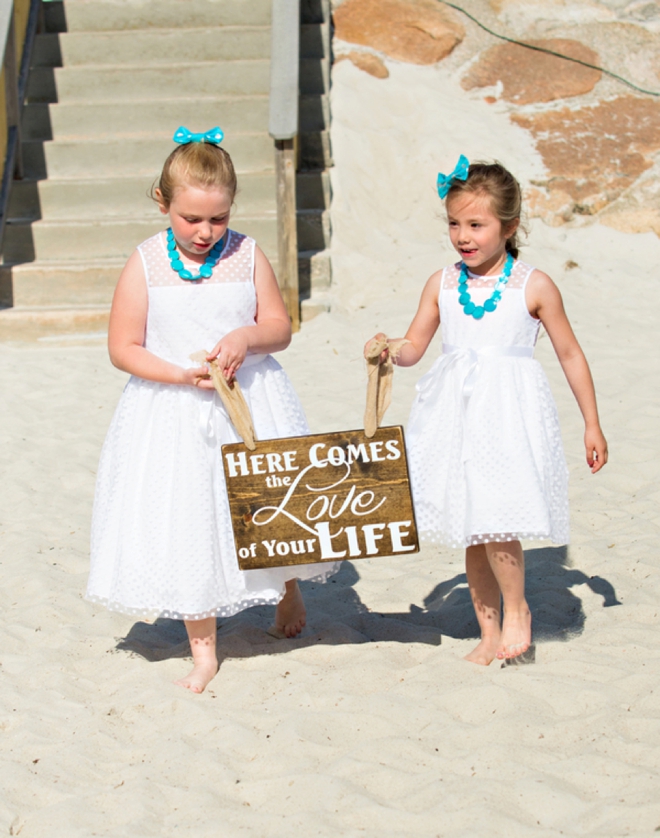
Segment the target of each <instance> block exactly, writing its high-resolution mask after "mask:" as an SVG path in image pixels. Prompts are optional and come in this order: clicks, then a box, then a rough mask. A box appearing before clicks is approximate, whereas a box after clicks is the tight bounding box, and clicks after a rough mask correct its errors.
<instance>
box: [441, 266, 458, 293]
mask: <svg viewBox="0 0 660 838" xmlns="http://www.w3.org/2000/svg"><path fill="white" fill-rule="evenodd" d="M460 273H461V263H460V262H456V263H455V264H453V265H447V267H446V268H443V269H442V276H441V277H440V292H441V293H442V291H444V290H445V288H456V287H457V285H458V277H459V276H460Z"/></svg>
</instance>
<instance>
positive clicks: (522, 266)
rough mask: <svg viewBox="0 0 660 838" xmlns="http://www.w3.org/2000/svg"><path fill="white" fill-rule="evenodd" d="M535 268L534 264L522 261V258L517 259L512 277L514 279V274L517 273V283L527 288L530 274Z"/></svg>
mask: <svg viewBox="0 0 660 838" xmlns="http://www.w3.org/2000/svg"><path fill="white" fill-rule="evenodd" d="M535 270H536V268H535V267H534V266H533V265H529V264H527V262H522V261H521V260H520V259H516V264H515V265H514V268H513V271H512V272H511V278H512V279H513V274H514V273H515V275H516V276H515V279H516V284H517V285H518V286H519V287H520V288H525V286H526V285H527V282H528V280H529V278H530V276H531V275H532V274H533V273H534V271H535Z"/></svg>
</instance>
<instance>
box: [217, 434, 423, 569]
mask: <svg viewBox="0 0 660 838" xmlns="http://www.w3.org/2000/svg"><path fill="white" fill-rule="evenodd" d="M222 462H223V466H224V470H225V478H226V480H227V492H228V495H229V506H230V509H231V518H232V524H233V527H234V541H235V543H236V552H237V555H238V563H239V566H240V568H241V570H253V569H255V568H264V567H280V566H283V565H296V564H306V563H311V562H329V561H340V560H342V559H362V558H370V557H375V556H391V555H397V554H409V553H417V552H419V540H418V537H417V527H416V525H415V514H414V511H413V505H412V498H411V495H410V481H409V477H408V463H407V460H406V449H405V444H404V439H403V428H401V427H400V426H395V427H386V428H379V429H378V430H377V431H376V433H375V434H374V436H373V437H371V438H370V439H368V438H367V437H366V436H365V434H364V431H362V430H358V431H339V432H337V433H330V434H316V435H312V436H301V437H286V438H284V439H271V440H267V441H264V442H257V443H256V448H255V450H254V451H250V450H248V448H247V447H246V446H245V445H244V444H243V443H233V444H231V445H223V446H222Z"/></svg>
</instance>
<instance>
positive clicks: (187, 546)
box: [86, 231, 338, 620]
mask: <svg viewBox="0 0 660 838" xmlns="http://www.w3.org/2000/svg"><path fill="white" fill-rule="evenodd" d="M228 237H229V238H228V241H227V244H226V246H225V250H224V251H223V254H222V256H221V259H220V261H219V263H218V265H217V266H216V268H215V269H214V271H213V276H212V277H211V278H210V279H209V280H204V281H201V282H186V281H184V280H181V279H180V278H179V277H178V275H177V274H176V273H175V272H174V271H173V270H172V269H171V267H170V264H169V260H168V258H167V252H166V244H165V236H164V233H159V234H157V235H156V236H153V237H152V238H150V239H148V240H147V241H146V242H144V243H143V244H141V245H140V246H139V248H138V250H139V252H140V255H141V257H142V261H143V265H144V269H145V275H146V279H147V287H148V297H149V310H148V317H147V329H146V339H145V347H146V348H147V349H149V350H150V351H151V352H153V353H154V354H155V355H158V356H159V357H161V358H164V359H165V360H167V361H170V362H172V363H175V364H178V365H180V366H183V367H191V366H196V364H194V363H193V362H192V361H191V360H190V357H189V356H190V355H191V354H192V353H194V352H196V351H199V350H201V349H204V350H210V349H212V348H213V346H215V344H216V343H217V342H218V340H220V338H222V336H223V335H225V334H227V333H228V332H230V331H232V330H233V329H236V328H239V327H241V326H248V325H253V324H254V322H255V314H256V293H255V288H254V279H253V277H254V247H255V243H254V240H253V239H250V238H248V237H246V236H243V235H241V234H239V233H235V232H233V231H229V233H228ZM237 379H238V382H239V384H240V386H241V389H242V391H243V394H244V395H245V398H246V401H247V403H248V405H249V407H250V411H251V413H252V418H253V422H254V427H255V432H256V435H257V438H259V439H272V438H276V437H286V436H301V435H304V434H307V433H309V429H308V426H307V422H306V420H305V416H304V413H303V410H302V407H301V405H300V402H299V400H298V398H297V396H296V394H295V391H294V390H293V387H292V385H291V382H290V381H289V379H288V377H287V375H286V373H285V372H284V370H283V369H282V368H281V366H280V365H279V364H278V363H277V361H275V360H274V358H272V357H271V356H270V355H259V356H256V355H255V356H248V357H247V358H246V360H245V363H244V364H243V366H242V367H241V368H240V369H239V371H238V375H237ZM229 442H240V437H239V436H238V435H237V433H236V431H235V429H234V427H233V425H232V424H231V422H230V421H229V418H228V416H227V413H226V411H225V409H224V407H223V405H222V403H221V401H220V398H219V397H218V395H217V394H216V393H215V392H212V391H205V390H199V389H196V388H193V387H187V386H177V385H171V384H159V383H157V382H152V381H145V380H144V379H141V378H137V377H135V376H132V377H131V378H130V379H129V381H128V383H127V385H126V388H125V390H124V392H123V394H122V396H121V399H120V401H119V404H118V406H117V409H116V411H115V414H114V417H113V419H112V423H111V425H110V429H109V431H108V434H107V437H106V440H105V444H104V446H103V450H102V453H101V459H100V463H99V470H98V476H97V483H96V495H95V499H94V511H93V517H92V534H91V570H90V576H89V583H88V587H87V594H86V596H87V599H89V600H91V601H93V602H98V603H101V604H103V605H105V606H106V607H108V608H109V609H111V610H115V611H121V612H123V613H126V614H131V615H135V616H151V617H155V616H163V617H171V618H175V619H185V620H199V619H204V618H206V617H212V616H221V617H222V616H224V617H226V616H230V615H232V614H235V613H237V612H238V611H241V610H243V609H245V608H249V607H250V606H253V605H263V604H269V603H276V602H278V601H279V600H280V599H281V597H282V595H283V592H284V583H285V581H286V580H288V579H291V578H299V579H314V580H318V581H323V580H325V579H326V578H327V577H328V576H329V575H331V574H333V573H334V572H336V570H337V567H338V565H336V564H325V563H323V564H311V565H295V566H289V567H282V568H273V569H268V570H250V571H241V570H240V569H239V567H238V561H237V557H236V551H235V547H234V540H233V533H232V525H231V518H230V514H229V504H228V500H227V492H226V487H225V479H224V472H223V468H222V461H221V456H220V446H221V445H223V444H225V443H229Z"/></svg>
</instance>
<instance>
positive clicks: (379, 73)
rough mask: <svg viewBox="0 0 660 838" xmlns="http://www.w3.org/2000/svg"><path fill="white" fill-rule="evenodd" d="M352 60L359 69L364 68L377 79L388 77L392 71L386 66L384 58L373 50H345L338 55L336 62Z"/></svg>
mask: <svg viewBox="0 0 660 838" xmlns="http://www.w3.org/2000/svg"><path fill="white" fill-rule="evenodd" d="M347 59H348V61H351V62H352V63H353V64H355V66H356V67H357V68H358V69H359V70H364V72H365V73H369V75H370V76H375V77H376V78H377V79H386V78H387V77H388V76H389V74H390V71H389V70H388V69H387V67H386V66H385V62H384V61H383V59H382V58H379V57H378V56H377V55H374V53H373V52H355V51H353V52H345V53H342V54H341V55H339V56H337V58H336V60H335V64H336V63H337V62H338V61H345V60H347Z"/></svg>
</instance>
